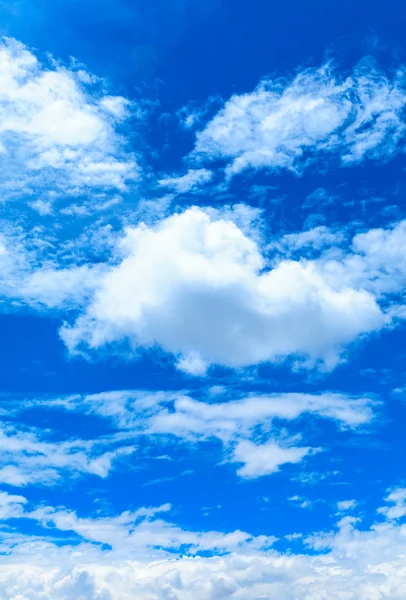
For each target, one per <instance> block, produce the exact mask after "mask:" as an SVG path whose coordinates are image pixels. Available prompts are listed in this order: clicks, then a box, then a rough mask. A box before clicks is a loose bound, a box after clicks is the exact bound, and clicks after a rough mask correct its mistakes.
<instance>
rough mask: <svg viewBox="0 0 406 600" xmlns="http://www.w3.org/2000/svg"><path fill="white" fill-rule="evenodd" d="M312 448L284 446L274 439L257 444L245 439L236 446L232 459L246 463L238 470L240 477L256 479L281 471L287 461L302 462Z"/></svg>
mask: <svg viewBox="0 0 406 600" xmlns="http://www.w3.org/2000/svg"><path fill="white" fill-rule="evenodd" d="M311 450H312V449H311V448H301V447H298V446H294V447H292V446H291V447H289V446H286V447H284V446H280V445H279V444H277V443H275V442H273V441H271V442H267V443H266V444H260V445H256V444H254V443H253V442H250V441H248V440H244V441H242V442H239V443H238V444H237V446H236V447H235V449H234V453H233V458H232V460H233V462H238V463H244V465H243V466H242V467H241V468H240V469H238V471H237V473H238V475H240V477H244V478H247V479H254V478H257V477H261V476H262V475H270V474H271V473H275V472H276V471H279V467H280V466H281V465H284V464H286V463H298V462H300V461H301V460H302V459H303V458H304V457H305V456H306V455H307V454H309V453H310V452H311Z"/></svg>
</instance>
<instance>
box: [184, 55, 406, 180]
mask: <svg viewBox="0 0 406 600" xmlns="http://www.w3.org/2000/svg"><path fill="white" fill-rule="evenodd" d="M405 105H406V92H405V82H404V74H403V72H402V71H398V72H397V73H396V74H395V75H394V76H393V77H392V78H389V77H387V76H386V75H385V74H384V73H382V72H380V71H379V70H378V69H377V67H376V66H375V65H374V64H373V63H372V62H371V61H368V60H365V61H363V62H362V63H361V64H360V65H359V66H358V67H357V68H356V69H355V70H354V71H353V73H352V74H351V75H349V76H348V77H347V78H342V77H341V76H339V75H336V74H335V72H334V68H333V67H332V66H331V65H325V66H323V67H321V68H320V69H308V70H305V71H303V72H301V73H299V74H298V75H297V76H296V77H294V78H293V79H291V80H286V79H277V80H272V79H264V80H263V81H262V82H261V83H260V84H259V85H258V87H257V88H256V89H255V90H254V91H253V92H251V93H247V94H240V95H237V94H236V95H234V96H232V97H231V98H230V99H229V100H228V101H227V102H226V103H225V104H224V107H223V108H222V109H221V110H220V112H218V114H217V115H216V116H215V117H214V118H213V119H212V120H211V121H210V122H209V123H208V124H207V125H206V127H205V128H204V129H203V130H202V131H200V132H198V133H197V137H196V145H195V150H194V152H193V156H194V157H195V158H197V159H198V160H201V161H205V160H216V159H224V160H226V161H227V163H228V164H227V169H226V171H227V173H228V175H229V176H231V175H235V174H236V173H239V172H241V171H243V170H244V169H247V168H253V169H260V168H267V169H289V170H292V171H295V172H299V173H300V172H301V171H302V170H303V169H304V168H305V167H306V166H307V165H308V164H309V163H310V162H311V161H313V160H314V159H315V158H316V155H317V158H320V155H323V154H324V155H326V154H332V153H337V154H339V155H340V157H341V161H342V163H343V164H350V163H356V162H359V161H361V160H363V159H366V158H372V159H379V158H385V157H389V156H391V155H392V154H394V153H395V152H397V151H399V150H402V142H403V138H404V134H405V122H404V109H405Z"/></svg>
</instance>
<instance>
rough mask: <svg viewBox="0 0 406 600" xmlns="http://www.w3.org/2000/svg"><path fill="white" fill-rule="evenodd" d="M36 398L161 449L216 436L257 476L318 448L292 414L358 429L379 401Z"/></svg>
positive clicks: (135, 395)
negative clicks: (173, 441)
mask: <svg viewBox="0 0 406 600" xmlns="http://www.w3.org/2000/svg"><path fill="white" fill-rule="evenodd" d="M32 406H36V407H40V406H43V407H44V408H45V407H46V409H47V410H48V411H49V410H51V409H52V410H58V409H59V410H68V411H72V412H77V413H85V414H88V415H97V416H99V417H102V418H104V419H107V420H108V421H110V422H111V424H113V425H114V426H115V427H116V430H117V437H118V439H121V441H122V442H123V443H124V441H125V440H131V441H132V443H133V441H134V439H135V440H136V439H137V437H139V436H145V435H146V436H148V440H149V444H150V445H156V446H158V447H160V451H161V452H162V451H165V450H164V447H165V444H166V441H167V437H168V435H170V436H175V437H176V438H178V439H179V440H180V441H181V442H183V443H192V444H195V443H196V442H200V443H203V442H208V441H212V440H213V439H217V440H219V441H220V442H221V443H222V445H223V453H224V462H230V463H235V462H240V463H245V466H243V467H242V468H240V469H239V470H238V471H237V473H238V475H240V476H242V477H250V478H254V477H260V476H263V475H267V474H270V473H273V472H276V471H277V470H278V469H279V466H281V465H283V464H286V463H298V462H300V461H301V459H302V458H304V457H305V456H306V455H311V454H314V453H315V452H317V451H318V450H319V448H311V447H301V446H298V439H297V437H292V436H290V437H288V435H287V432H288V430H289V424H290V423H291V422H294V421H296V420H297V419H299V418H301V417H302V418H303V416H304V415H309V416H311V417H312V418H315V417H317V418H320V419H330V420H332V421H334V422H335V424H336V425H337V427H338V428H339V429H348V428H349V429H352V430H354V431H355V430H357V429H358V428H362V427H363V426H366V425H368V424H369V423H371V421H372V420H373V419H374V417H375V412H374V409H375V408H376V407H377V402H376V401H374V400H372V399H370V398H367V397H365V398H352V397H350V396H346V395H340V394H332V393H328V392H326V393H324V394H319V395H316V394H315V395H311V394H298V393H297V394H295V393H292V394H288V393H286V394H271V395H266V394H251V395H249V396H247V397H242V398H240V399H230V398H229V397H227V394H226V398H225V399H224V398H222V397H221V396H220V397H218V395H217V401H216V402H214V401H213V399H211V401H210V402H203V401H197V400H194V399H193V398H191V397H190V396H187V395H185V394H181V393H175V392H156V393H148V392H141V391H126V392H108V393H102V394H95V395H91V396H81V395H77V396H72V397H67V398H59V399H54V400H50V399H47V400H46V401H45V403H42V401H41V400H38V401H33V404H32ZM13 410H18V409H16V408H14V409H13ZM280 421H282V422H283V423H282V425H281V423H280ZM361 431H362V430H361ZM161 445H163V446H161Z"/></svg>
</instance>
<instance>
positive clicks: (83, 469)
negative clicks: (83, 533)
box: [0, 408, 135, 487]
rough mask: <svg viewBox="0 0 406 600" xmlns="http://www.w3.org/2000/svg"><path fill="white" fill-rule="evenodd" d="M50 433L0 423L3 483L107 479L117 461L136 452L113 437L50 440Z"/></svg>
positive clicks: (22, 424)
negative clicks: (85, 477)
mask: <svg viewBox="0 0 406 600" xmlns="http://www.w3.org/2000/svg"><path fill="white" fill-rule="evenodd" d="M3 411H5V413H6V415H7V411H6V409H5V408H4V409H3ZM8 414H9V415H10V414H12V411H11V412H10V413H8ZM50 433H51V432H50V431H49V430H45V431H44V430H40V429H35V428H28V427H27V426H25V425H24V423H18V424H13V425H12V424H6V423H2V424H0V483H3V484H7V485H12V486H14V487H24V486H27V485H44V486H52V485H59V484H60V483H62V482H66V481H67V480H68V479H69V478H72V477H78V476H81V475H82V476H83V475H84V474H87V475H95V476H97V477H101V478H106V477H107V476H108V475H109V473H110V471H111V470H112V469H113V465H114V463H115V462H116V461H118V460H120V459H123V458H125V457H127V456H128V455H130V454H132V453H134V451H135V447H134V446H130V445H126V446H123V445H122V444H120V443H117V441H116V440H114V438H99V439H96V440H81V439H73V440H72V439H68V440H65V441H51V440H50V439H49V438H50Z"/></svg>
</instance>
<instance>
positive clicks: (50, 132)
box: [0, 38, 140, 210]
mask: <svg viewBox="0 0 406 600" xmlns="http://www.w3.org/2000/svg"><path fill="white" fill-rule="evenodd" d="M81 73H82V75H80V73H79V72H77V71H75V70H73V69H69V68H66V67H62V66H60V65H56V63H55V62H53V63H51V64H50V65H48V66H45V65H43V64H41V63H40V62H39V61H38V60H37V58H36V57H35V55H34V54H33V53H32V52H31V51H30V50H29V49H27V48H26V47H25V46H24V45H23V44H21V43H19V42H17V41H16V40H14V39H10V38H3V39H2V40H1V42H0V88H1V98H0V144H1V155H0V164H1V168H2V173H3V174H2V177H1V189H2V196H3V198H4V197H8V196H19V195H26V196H27V195H28V196H30V195H33V194H35V193H36V192H37V190H38V189H39V190H40V191H41V195H42V196H45V194H46V193H47V192H56V193H57V194H60V195H66V194H71V195H78V194H82V193H83V186H90V187H92V188H97V189H105V190H109V189H119V190H124V189H126V185H127V182H131V181H133V180H135V179H137V178H139V175H140V171H139V167H138V166H137V163H136V160H135V157H134V155H133V154H131V153H130V152H127V151H126V150H125V147H124V142H123V140H122V139H121V137H120V135H119V134H118V133H117V131H116V126H117V124H118V123H119V122H120V121H121V120H122V119H123V118H125V116H126V114H127V112H128V109H127V105H128V104H129V103H128V101H127V100H126V99H125V98H122V97H119V96H106V95H104V94H103V93H102V92H101V91H100V89H98V88H100V85H97V83H95V81H94V80H93V78H92V77H90V76H89V77H88V78H87V79H86V78H84V77H83V73H84V72H83V71H82V72H81ZM41 201H42V202H43V203H46V202H47V200H46V198H45V197H44V198H43V199H42V200H41ZM44 206H45V204H42V205H41V206H40V205H39V204H38V201H36V204H34V207H36V208H37V209H40V210H43V207H44ZM41 207H42V208H41Z"/></svg>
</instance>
